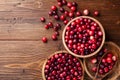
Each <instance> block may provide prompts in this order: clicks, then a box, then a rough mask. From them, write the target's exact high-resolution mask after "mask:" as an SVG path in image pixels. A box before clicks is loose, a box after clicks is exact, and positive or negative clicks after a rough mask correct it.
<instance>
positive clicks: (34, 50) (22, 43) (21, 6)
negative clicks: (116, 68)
mask: <svg viewBox="0 0 120 80" xmlns="http://www.w3.org/2000/svg"><path fill="white" fill-rule="evenodd" d="M68 1H76V2H77V3H78V4H79V10H80V11H82V10H83V9H86V8H87V9H89V10H90V11H91V12H93V11H94V10H99V11H100V13H101V16H100V17H95V18H96V19H98V20H99V21H100V22H101V23H102V24H103V26H104V29H105V31H106V36H107V37H106V40H107V41H113V42H115V43H116V44H118V45H119V46H120V0H68ZM51 5H57V0H0V80H42V76H41V69H42V65H43V62H44V60H45V59H46V58H47V57H48V56H49V55H51V54H52V53H54V52H55V51H58V50H61V49H64V48H63V45H62V40H61V35H60V37H59V40H58V41H52V40H51V35H52V34H53V31H52V30H48V31H47V30H45V29H44V24H43V23H41V22H40V20H39V18H40V17H41V16H45V17H46V18H47V21H50V20H52V21H53V22H55V21H54V20H53V19H51V18H49V17H48V11H49V9H50V7H51ZM91 16H92V15H91ZM63 27H64V26H63ZM61 32H62V30H61ZM43 36H47V37H48V38H49V41H48V43H47V44H44V43H43V42H42V41H41V38H42V37H43ZM118 74H120V72H119V73H118ZM86 80H90V79H89V78H88V79H87V77H86ZM110 80H120V76H119V75H117V77H115V78H114V79H110Z"/></svg>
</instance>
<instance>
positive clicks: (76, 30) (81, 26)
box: [64, 17, 103, 55]
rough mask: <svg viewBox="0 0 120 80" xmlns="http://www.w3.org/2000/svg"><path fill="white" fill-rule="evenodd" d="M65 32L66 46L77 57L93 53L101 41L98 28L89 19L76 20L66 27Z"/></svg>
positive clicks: (101, 34) (100, 31)
mask: <svg viewBox="0 0 120 80" xmlns="http://www.w3.org/2000/svg"><path fill="white" fill-rule="evenodd" d="M65 30H66V31H65V36H64V40H65V43H66V46H67V47H68V48H69V50H71V51H72V52H73V53H74V54H77V55H88V54H90V53H93V52H95V51H96V50H97V49H98V48H99V47H100V45H101V43H102V41H103V32H102V30H101V28H100V26H99V25H98V23H96V22H95V21H94V20H92V19H90V18H84V17H80V18H77V19H75V20H74V21H72V22H71V23H70V24H69V25H68V26H66V29H65Z"/></svg>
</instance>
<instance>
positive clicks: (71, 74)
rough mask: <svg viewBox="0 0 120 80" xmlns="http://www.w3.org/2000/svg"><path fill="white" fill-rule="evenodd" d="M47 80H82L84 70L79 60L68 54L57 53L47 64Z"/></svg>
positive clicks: (45, 70) (45, 69)
mask: <svg viewBox="0 0 120 80" xmlns="http://www.w3.org/2000/svg"><path fill="white" fill-rule="evenodd" d="M44 74H45V78H46V80H81V79H82V78H83V69H82V66H81V63H80V62H79V60H78V59H77V58H76V57H74V56H72V55H70V54H68V53H57V54H54V55H53V56H51V57H50V58H49V59H48V61H47V62H46V64H45V68H44Z"/></svg>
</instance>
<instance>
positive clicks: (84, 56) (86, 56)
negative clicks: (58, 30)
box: [62, 16, 105, 58]
mask: <svg viewBox="0 0 120 80" xmlns="http://www.w3.org/2000/svg"><path fill="white" fill-rule="evenodd" d="M79 18H88V19H91V20H93V21H95V22H96V23H97V24H98V25H99V27H100V29H101V31H102V32H103V39H102V42H101V45H100V46H99V48H98V49H97V50H96V51H95V52H93V53H90V54H88V55H78V54H75V53H73V52H72V51H71V50H69V48H68V47H67V45H66V43H65V32H66V28H67V26H68V25H70V23H71V22H73V21H74V20H77V19H79ZM62 41H63V45H64V47H65V49H66V50H67V51H68V52H69V53H70V54H72V55H74V56H76V57H79V58H88V57H91V56H93V55H95V54H97V53H98V52H99V51H100V50H101V48H102V47H103V44H104V42H105V31H104V28H103V26H102V24H101V23H100V22H99V21H98V20H96V19H95V18H92V17H88V16H80V17H76V18H74V19H72V20H71V21H70V22H69V23H68V24H67V25H66V26H65V28H64V30H63V33H62Z"/></svg>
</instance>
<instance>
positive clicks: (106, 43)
mask: <svg viewBox="0 0 120 80" xmlns="http://www.w3.org/2000/svg"><path fill="white" fill-rule="evenodd" d="M104 45H112V46H114V47H115V48H116V49H118V51H119V52H120V48H119V46H118V45H117V44H115V43H114V42H112V41H108V42H105V44H104ZM108 52H112V51H111V50H110V51H108ZM108 52H107V53H108ZM107 53H105V54H104V55H103V56H102V58H103V57H104V56H105V55H106V54H107ZM117 57H118V58H119V55H118V54H117ZM100 63H101V62H100ZM117 64H118V60H117V62H116V63H115V65H114V66H113V69H112V70H111V71H110V72H108V73H106V74H105V75H104V76H106V75H108V74H110V73H111V72H112V71H113V70H114V68H115V66H116V65H117ZM83 65H84V69H85V72H86V73H87V75H88V76H89V77H90V78H91V79H94V78H95V77H96V75H97V74H98V73H97V74H96V73H95V76H92V74H90V72H89V70H88V68H87V65H86V58H85V59H84V60H83ZM98 69H99V67H98Z"/></svg>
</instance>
